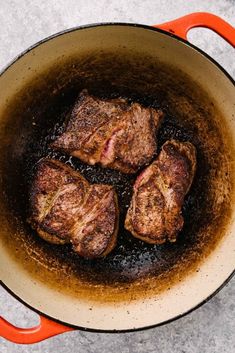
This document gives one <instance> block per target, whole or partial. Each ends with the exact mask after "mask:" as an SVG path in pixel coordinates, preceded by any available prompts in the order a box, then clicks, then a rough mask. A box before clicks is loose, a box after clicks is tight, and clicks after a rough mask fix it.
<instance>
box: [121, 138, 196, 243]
mask: <svg viewBox="0 0 235 353" xmlns="http://www.w3.org/2000/svg"><path fill="white" fill-rule="evenodd" d="M195 169H196V151H195V147H194V146H193V145H192V144H191V143H189V142H179V141H175V140H171V141H167V142H166V143H164V145H163V146H162V150H161V152H160V154H159V156H158V158H157V159H156V160H155V161H154V162H153V163H152V164H151V165H150V166H149V167H147V168H146V169H145V170H144V171H143V172H142V173H141V174H140V175H139V177H138V178H137V180H136V182H135V185H134V193H133V196H132V200H131V205H130V207H129V209H128V212H127V216H126V220H125V228H126V229H128V230H129V231H130V232H131V233H132V235H133V236H134V237H136V238H140V239H142V240H143V241H145V242H147V243H151V244H162V243H164V242H165V241H167V240H169V241H170V242H174V241H176V237H177V234H178V233H179V231H180V230H181V229H182V227H183V223H184V220H183V217H182V214H181V208H182V205H183V202H184V197H185V195H186V194H187V192H188V191H189V189H190V186H191V184H192V181H193V177H194V174H195Z"/></svg>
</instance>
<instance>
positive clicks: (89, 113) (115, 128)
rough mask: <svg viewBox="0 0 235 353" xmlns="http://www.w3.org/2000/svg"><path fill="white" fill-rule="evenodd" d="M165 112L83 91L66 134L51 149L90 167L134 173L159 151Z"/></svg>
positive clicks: (69, 120)
mask: <svg viewBox="0 0 235 353" xmlns="http://www.w3.org/2000/svg"><path fill="white" fill-rule="evenodd" d="M162 116H163V113H162V111H160V110H159V111H157V110H155V109H153V108H144V107H142V106H141V105H140V104H138V103H133V104H128V102H127V101H126V100H125V99H121V98H118V99H110V100H104V99H99V98H96V97H93V96H90V95H88V93H87V91H85V90H84V91H82V92H81V94H80V96H79V99H78V101H77V103H76V104H75V106H74V108H73V110H72V113H71V116H70V117H69V119H68V123H67V126H66V129H65V131H64V133H62V135H61V136H59V137H58V138H57V139H56V140H55V141H54V142H53V143H52V144H51V146H52V147H53V148H55V149H60V150H62V151H64V152H66V153H68V154H70V155H72V156H75V157H77V158H80V159H81V160H82V161H84V162H86V163H88V164H91V165H93V164H96V163H99V164H101V165H102V166H103V167H109V168H113V169H117V170H120V171H121V172H123V173H135V172H137V170H138V169H139V168H140V167H141V166H143V165H145V164H147V163H149V162H150V161H151V159H152V157H153V154H154V152H155V151H156V131H157V129H158V128H159V125H160V122H161V120H162Z"/></svg>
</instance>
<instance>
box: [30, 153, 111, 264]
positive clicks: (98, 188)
mask: <svg viewBox="0 0 235 353" xmlns="http://www.w3.org/2000/svg"><path fill="white" fill-rule="evenodd" d="M30 205H31V210H32V215H31V218H30V219H29V222H30V223H31V225H32V227H33V228H35V229H36V230H37V232H38V234H39V235H40V237H41V238H43V239H44V240H46V241H47V242H49V243H52V244H65V243H69V242H71V243H72V244H73V249H74V251H75V252H77V253H78V254H79V255H81V256H84V257H86V258H95V257H100V256H105V255H107V254H108V253H109V252H110V251H111V250H112V249H113V248H114V246H115V245H116V238H117V231H118V205H117V195H116V192H115V191H114V188H113V187H112V186H108V185H102V184H100V185H98V184H93V185H91V184H89V183H88V181H87V180H86V179H85V178H84V177H83V176H82V175H81V174H80V173H79V172H76V171H74V170H73V169H72V168H71V167H69V166H67V165H66V164H64V163H61V162H59V161H57V160H53V159H43V160H41V161H40V162H39V163H38V166H37V172H36V176H35V179H34V181H33V184H32V188H31V192H30Z"/></svg>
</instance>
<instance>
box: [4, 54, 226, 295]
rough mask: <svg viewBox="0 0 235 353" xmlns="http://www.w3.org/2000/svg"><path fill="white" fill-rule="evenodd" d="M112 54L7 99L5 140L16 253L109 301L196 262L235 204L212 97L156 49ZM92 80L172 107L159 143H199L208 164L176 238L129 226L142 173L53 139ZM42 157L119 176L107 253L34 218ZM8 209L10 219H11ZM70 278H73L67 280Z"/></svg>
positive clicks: (200, 161) (41, 274)
mask: <svg viewBox="0 0 235 353" xmlns="http://www.w3.org/2000/svg"><path fill="white" fill-rule="evenodd" d="M112 55H113V54H112V53H110V54H102V53H101V54H100V55H96V56H95V58H94V57H93V56H91V57H90V58H89V57H87V58H86V60H85V59H81V58H80V59H79V58H73V59H70V60H68V61H66V62H61V63H60V64H58V65H57V66H56V67H54V68H53V69H50V70H49V71H48V72H45V73H44V74H43V75H42V76H40V79H38V78H35V80H34V81H32V82H30V83H29V84H28V85H27V87H24V88H23V89H22V91H21V93H19V94H18V95H17V96H16V97H15V98H14V99H13V100H12V101H11V102H10V103H9V105H8V108H7V109H6V112H5V120H4V121H3V123H2V127H1V129H2V136H3V138H2V142H1V145H0V148H1V160H0V169H1V174H2V175H3V179H2V186H1V188H2V190H3V192H1V199H0V209H1V215H2V216H1V217H0V218H2V219H0V221H1V223H2V224H3V229H6V228H7V229H8V230H9V231H8V232H5V233H7V234H8V235H7V236H5V239H4V241H5V244H6V246H7V247H8V249H9V251H11V253H12V256H13V257H14V258H15V259H16V258H17V259H18V260H17V261H19V263H20V264H21V265H22V266H24V267H25V268H26V269H27V270H28V271H29V273H30V274H31V276H35V278H37V279H39V280H43V281H44V282H45V280H46V281H47V282H48V285H51V286H53V287H56V288H57V289H58V290H61V291H68V292H69V293H71V295H79V296H83V297H86V298H87V299H89V298H91V299H96V300H99V301H107V300H124V299H125V300H126V299H131V298H134V297H138V296H142V297H144V296H149V295H151V294H152V293H156V292H157V291H158V290H161V289H163V288H169V287H170V286H171V285H172V284H173V283H174V281H175V280H179V279H180V280H181V279H182V278H183V276H185V275H187V274H189V273H190V272H192V271H196V270H197V269H198V268H199V267H200V261H202V260H203V259H204V258H205V257H206V256H207V255H208V254H209V253H210V252H211V250H212V249H213V248H214V247H215V246H216V244H217V243H218V242H219V240H220V239H221V238H222V236H223V234H224V233H225V230H226V222H227V220H229V217H230V212H231V192H232V170H231V165H230V159H231V155H232V146H231V145H230V144H229V137H228V136H226V134H225V132H224V130H223V129H222V123H221V125H220V123H219V121H220V119H221V116H220V113H219V111H218V110H217V108H215V106H214V103H213V102H212V101H211V99H210V98H209V97H208V96H207V94H206V93H205V92H204V91H203V90H202V89H201V88H199V87H198V86H197V85H196V84H195V83H193V82H192V81H191V80H190V78H189V77H187V76H185V75H184V74H183V73H181V72H178V71H176V69H173V68H170V67H164V66H162V65H160V64H156V63H155V62H154V61H153V60H152V59H150V58H147V59H144V58H138V57H133V58H130V57H129V58H125V57H124V56H120V57H118V56H117V55H114V56H112ZM110 63H112V66H111V64H110ZM124 73H125V74H124ZM83 88H87V89H88V90H89V91H90V92H91V93H92V94H95V95H97V96H100V97H104V98H105V97H107V98H110V97H119V96H121V97H124V98H128V99H129V100H130V101H137V102H140V103H141V104H143V105H144V106H152V107H154V108H161V109H163V110H164V112H165V119H164V122H163V124H162V126H161V128H160V131H159V132H158V150H159V149H160V147H161V146H162V144H163V143H164V142H165V141H166V140H168V139H171V138H174V139H178V140H180V141H190V142H192V143H193V144H194V145H195V147H196V149H197V166H198V167H197V172H196V176H195V180H194V183H193V185H192V188H191V190H190V192H189V194H188V195H187V197H186V200H185V203H184V207H183V216H184V219H185V225H184V228H183V230H182V232H181V233H180V234H179V237H178V240H177V242H176V243H174V244H168V243H166V244H164V245H160V246H159V245H154V246H153V245H148V244H146V243H144V242H142V241H140V240H137V239H135V238H133V237H132V236H131V235H130V233H129V232H128V231H126V230H125V229H124V219H125V215H126V211H127V208H128V206H129V203H130V198H131V194H132V186H133V183H134V181H135V179H136V177H137V175H124V174H121V173H119V172H117V171H114V170H109V169H102V168H101V167H99V166H90V165H86V164H85V163H82V162H81V161H79V160H78V159H76V158H74V157H69V156H67V155H65V154H63V153H59V152H55V151H53V150H52V149H50V148H49V147H48V146H49V144H50V142H51V141H53V140H54V139H55V137H56V136H58V135H59V134H60V133H61V131H62V130H63V122H64V120H65V119H66V116H67V115H68V113H69V111H70V110H71V108H72V106H73V104H74V102H75V100H76V97H77V95H78V93H79V92H80V91H81V90H82V89H83ZM9 141H10V142H9ZM11 141H15V142H14V143H11ZM42 157H53V158H57V159H59V160H61V161H63V162H65V163H67V164H69V165H71V166H72V167H73V168H75V169H76V170H78V171H80V172H81V173H82V174H83V175H84V176H85V177H86V178H87V180H88V181H89V182H90V183H107V184H111V185H114V186H115V188H116V190H117V193H118V197H119V205H120V230H119V235H118V244H117V247H116V249H115V250H114V251H113V252H112V253H111V254H109V255H108V256H107V257H106V258H104V259H99V260H86V259H83V258H81V257H79V256H78V255H77V254H75V253H74V252H73V251H72V249H71V246H70V245H64V246H57V245H51V244H48V243H46V242H44V241H43V240H42V239H40V238H39V237H38V236H37V235H36V233H35V232H34V231H32V229H31V228H30V226H29V225H28V224H27V222H26V218H27V217H28V214H29V210H28V188H29V185H30V182H31V179H32V175H33V168H34V165H35V163H36V162H37V161H38V160H39V159H40V158H42ZM221 180H223V185H222V186H221V184H220V183H221ZM4 214H6V215H7V218H8V220H9V222H5V221H4V219H3V218H4ZM4 227H5V228H4ZM2 233H3V232H2ZM62 278H63V279H64V280H63V281H58V279H62ZM64 281H67V288H65V286H64V285H63V286H60V283H64ZM94 289H95V290H94Z"/></svg>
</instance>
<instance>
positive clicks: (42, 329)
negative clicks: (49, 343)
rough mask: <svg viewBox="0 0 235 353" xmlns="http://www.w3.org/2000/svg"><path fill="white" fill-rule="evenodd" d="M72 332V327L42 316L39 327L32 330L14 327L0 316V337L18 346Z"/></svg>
mask: <svg viewBox="0 0 235 353" xmlns="http://www.w3.org/2000/svg"><path fill="white" fill-rule="evenodd" d="M72 330H74V329H73V328H72V327H69V326H65V325H62V324H59V323H57V322H55V321H52V320H49V319H47V318H46V317H44V316H40V323H39V325H37V326H35V327H32V328H19V327H16V326H14V325H12V324H11V323H9V322H8V321H6V320H5V319H4V318H3V317H2V316H1V317H0V337H3V338H5V339H7V340H8V341H11V342H14V343H18V344H32V343H37V342H40V341H43V340H45V339H46V338H49V337H52V336H55V335H58V334H60V333H64V332H68V331H72Z"/></svg>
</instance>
